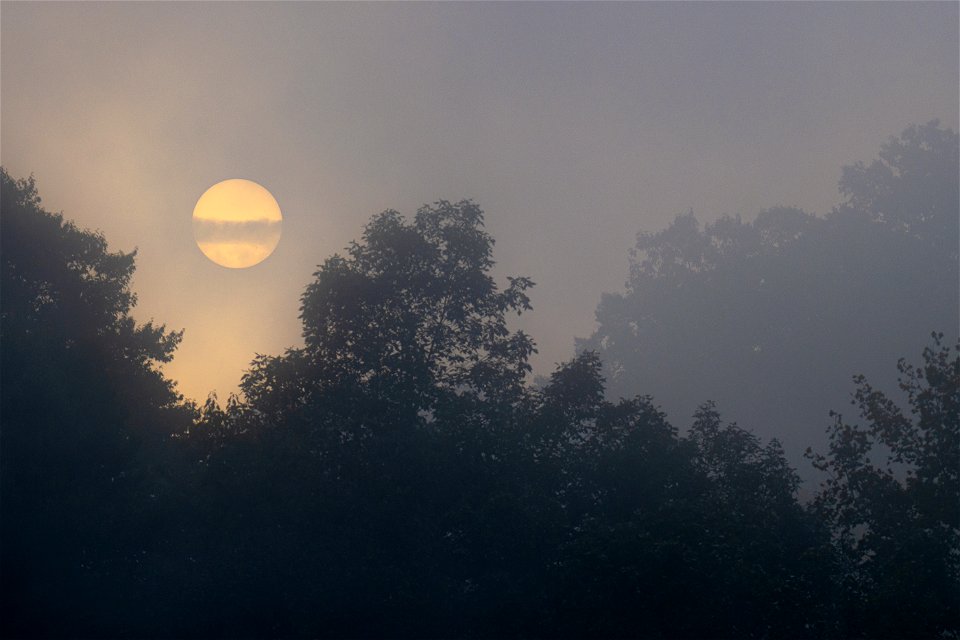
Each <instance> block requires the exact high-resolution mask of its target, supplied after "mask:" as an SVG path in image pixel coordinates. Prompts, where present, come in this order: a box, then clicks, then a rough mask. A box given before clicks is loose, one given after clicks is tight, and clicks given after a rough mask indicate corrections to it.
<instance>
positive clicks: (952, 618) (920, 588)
mask: <svg viewBox="0 0 960 640" xmlns="http://www.w3.org/2000/svg"><path fill="white" fill-rule="evenodd" d="M942 340H943V335H942V334H934V344H933V346H932V347H928V348H927V349H925V350H924V352H923V364H922V365H921V366H919V367H914V366H912V365H910V364H907V363H906V362H905V361H904V360H900V363H899V365H898V369H899V371H900V374H901V378H900V389H901V391H903V392H904V393H905V394H906V398H907V407H908V408H909V410H908V411H907V410H905V409H904V408H902V407H901V406H900V405H898V404H897V403H896V402H895V401H894V400H892V399H891V398H890V397H888V396H887V395H886V394H884V393H883V392H882V391H879V390H877V389H875V388H874V387H872V386H871V385H870V383H868V382H867V380H866V378H864V377H863V376H857V377H856V378H855V380H856V384H857V390H856V393H855V395H854V400H853V403H854V404H855V405H856V406H857V407H858V409H859V413H860V418H861V419H862V420H863V421H864V423H863V424H862V425H861V424H857V423H854V422H849V421H846V420H844V418H843V416H842V415H839V414H836V422H835V424H834V425H833V426H832V427H831V429H830V430H829V434H830V449H829V453H828V454H827V455H825V456H824V455H819V454H814V453H812V452H811V451H810V450H808V452H807V455H808V457H810V458H812V459H813V461H814V465H815V466H816V467H817V468H818V469H820V470H822V471H825V472H827V474H828V478H827V480H826V481H825V482H824V484H823V486H822V489H821V492H820V493H819V495H817V498H816V501H815V503H814V507H815V509H816V511H817V513H818V514H820V515H821V517H822V518H823V519H824V521H825V522H827V523H828V524H829V526H830V527H831V529H832V531H833V532H834V535H835V539H836V545H837V548H838V550H839V552H840V557H841V558H842V560H843V563H842V565H841V571H840V573H839V575H838V578H839V579H840V580H841V581H842V584H843V587H844V589H843V593H844V598H843V600H842V604H841V612H842V614H841V618H840V619H841V621H842V623H843V624H844V631H845V635H849V636H851V637H853V636H857V637H885V638H934V637H956V636H957V634H958V633H960V343H958V344H957V345H956V347H955V348H954V349H953V350H951V349H950V348H949V347H947V346H944V345H943V344H942ZM951 351H952V352H951Z"/></svg>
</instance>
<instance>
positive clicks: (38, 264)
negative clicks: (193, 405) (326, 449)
mask: <svg viewBox="0 0 960 640" xmlns="http://www.w3.org/2000/svg"><path fill="white" fill-rule="evenodd" d="M0 196H2V211H3V217H2V221H0V242H2V266H0V278H2V280H0V289H2V292H3V296H2V301H0V340H2V343H3V350H2V358H0V370H2V377H3V385H2V387H0V401H2V405H0V411H2V415H3V446H2V450H0V467H2V486H3V496H2V508H3V525H2V533H0V535H2V545H0V546H2V565H3V574H4V586H5V588H4V593H5V594H6V595H5V598H4V608H5V609H7V608H8V607H13V609H10V611H14V610H15V611H16V614H15V615H11V616H9V617H7V620H8V622H7V624H9V625H11V626H10V627H8V628H10V629H12V630H13V631H14V632H15V634H18V635H19V634H23V633H26V632H27V630H28V629H29V631H30V633H41V634H46V633H51V634H58V633H63V632H64V628H62V627H60V626H58V625H59V624H60V621H59V620H58V619H57V618H58V616H65V617H67V618H69V617H71V616H75V615H76V614H77V612H78V611H82V610H87V611H88V614H87V615H90V616H91V617H92V618H98V617H99V618H100V619H101V620H102V619H104V618H105V615H104V614H105V611H104V604H103V600H102V598H100V599H98V598H97V597H95V594H96V592H97V591H100V592H101V593H106V594H113V595H117V596H118V597H121V599H122V597H123V596H122V594H121V593H120V592H118V591H116V587H115V586H113V585H112V584H111V583H113V582H114V581H118V580H122V579H130V577H131V576H132V575H137V574H139V572H140V566H141V562H142V559H143V555H144V554H145V553H147V550H148V549H150V550H152V549H153V546H154V544H155V541H156V533H157V532H158V531H159V530H160V528H161V526H160V525H161V523H160V521H159V518H160V510H159V507H158V505H159V501H160V497H161V496H162V495H163V494H164V493H165V491H164V490H163V482H162V478H163V475H164V471H163V470H162V467H163V466H164V456H163V453H162V444H163V440H164V438H165V437H166V436H167V435H169V434H170V433H172V432H174V431H177V430H179V429H181V428H183V425H185V424H188V421H189V419H190V408H189V407H186V406H183V405H182V404H181V403H180V399H179V396H178V395H177V394H176V392H175V390H174V387H173V384H172V383H171V382H170V381H169V380H167V379H166V378H164V377H163V375H162V374H161V372H160V371H159V369H158V365H159V364H160V363H162V362H166V361H169V359H170V358H171V356H172V353H173V350H174V349H175V348H176V345H177V343H178V342H179V341H180V337H181V333H179V332H167V331H166V330H165V328H164V327H162V326H159V327H158V326H155V325H153V324H152V323H147V324H146V325H137V324H136V322H135V321H134V320H133V318H131V317H130V310H131V308H132V307H133V305H134V303H135V301H136V298H135V296H134V295H133V293H132V292H131V291H130V289H129V283H130V277H131V275H132V273H133V269H134V254H133V253H129V254H124V253H111V252H109V251H108V249H107V244H106V241H105V240H104V238H103V236H101V235H99V234H95V233H90V232H87V231H81V230H79V229H77V228H76V227H75V226H74V225H73V224H71V223H69V222H65V221H64V220H63V217H62V216H60V215H56V214H50V213H48V212H46V211H44V210H43V209H42V207H41V203H40V198H39V196H38V194H37V191H36V187H35V185H34V182H33V179H32V178H31V179H28V180H14V179H12V178H11V177H10V176H9V175H8V174H7V173H6V171H5V170H2V169H0ZM79 585H83V591H80V592H77V591H76V588H77V587H78V586H79ZM30 594H34V596H33V597H34V598H35V599H34V600H33V601H31V600H30V597H31V596H30ZM37 594H39V595H37ZM11 598H12V600H11ZM37 600H40V601H46V602H53V603H56V609H55V610H54V611H47V612H43V614H42V616H41V615H40V612H37V611H35V610H33V608H32V607H34V606H35V602H36V601H37ZM68 612H69V613H68ZM53 613H56V615H53ZM98 613H99V616H98ZM37 616H40V617H37ZM100 616H102V617H100ZM5 617H6V616H5ZM127 622H128V621H126V620H124V619H123V618H122V617H121V619H120V620H119V621H114V622H112V623H111V625H114V624H120V625H123V624H126V623H127ZM21 625H23V626H21ZM96 629H97V627H93V628H92V629H91V631H92V632H96Z"/></svg>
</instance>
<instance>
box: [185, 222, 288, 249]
mask: <svg viewBox="0 0 960 640" xmlns="http://www.w3.org/2000/svg"><path fill="white" fill-rule="evenodd" d="M281 224H282V223H281V221H280V220H268V219H266V218H262V219H259V220H244V221H233V220H229V221H228V220H210V219H205V218H194V219H193V234H194V237H195V238H196V240H197V242H204V243H250V244H265V245H271V246H274V245H276V243H277V240H279V238H280V228H281Z"/></svg>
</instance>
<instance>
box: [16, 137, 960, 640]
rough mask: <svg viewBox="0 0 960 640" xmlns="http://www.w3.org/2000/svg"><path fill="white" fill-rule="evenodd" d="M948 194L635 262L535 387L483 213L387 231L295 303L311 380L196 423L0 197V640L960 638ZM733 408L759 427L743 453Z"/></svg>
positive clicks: (895, 199)
mask: <svg viewBox="0 0 960 640" xmlns="http://www.w3.org/2000/svg"><path fill="white" fill-rule="evenodd" d="M951 163H952V164H951ZM956 167H957V136H956V134H954V133H953V132H950V131H946V130H943V129H940V128H939V127H938V126H937V125H936V124H930V125H925V126H923V127H917V128H911V129H909V130H908V131H907V132H905V133H904V134H903V135H902V136H901V137H900V138H897V139H894V140H891V141H890V142H889V143H888V144H887V146H886V147H884V152H883V155H882V156H881V159H880V160H879V161H877V162H875V163H873V164H870V165H856V166H854V167H851V168H848V169H847V170H845V172H844V177H843V182H842V190H843V192H844V195H845V198H846V200H845V203H844V204H843V205H842V206H841V207H838V208H837V209H836V210H835V211H834V212H832V213H831V214H830V215H829V216H827V217H826V218H816V217H814V216H810V215H808V214H805V213H803V212H800V211H797V210H793V209H774V210H770V211H767V212H764V213H762V214H761V215H760V216H759V217H758V218H757V220H756V221H754V222H753V223H744V222H742V221H740V220H737V219H733V218H723V219H721V220H720V221H718V222H717V223H715V224H712V225H708V226H707V228H706V229H704V230H701V229H700V228H699V226H698V225H697V224H696V221H695V220H694V218H693V217H692V216H681V217H680V218H678V219H677V220H676V221H675V223H674V224H673V225H671V227H670V228H668V229H666V230H664V231H662V232H660V233H658V234H652V235H641V236H640V238H639V242H638V248H639V252H638V254H637V256H636V259H635V261H634V263H633V266H632V270H631V283H632V284H631V287H630V288H629V289H628V291H627V293H625V294H622V295H619V296H612V295H607V296H605V297H604V298H603V301H602V302H601V306H600V311H599V312H598V318H599V319H600V329H599V330H598V333H597V335H595V336H594V337H593V338H591V340H592V341H593V342H591V343H589V344H587V343H585V344H584V345H583V346H584V347H587V346H590V347H593V348H592V349H586V348H584V349H583V350H582V351H581V352H580V353H579V355H577V356H576V357H575V358H573V359H572V360H570V361H569V362H565V363H563V364H561V365H560V366H558V367H557V369H556V371H554V372H553V373H552V374H551V375H550V376H549V379H548V380H547V381H546V382H545V384H543V385H534V384H531V383H530V381H529V375H528V374H529V372H530V365H529V357H530V355H531V353H532V352H533V350H534V349H535V344H534V341H533V339H532V338H531V337H530V336H527V335H526V334H524V333H523V332H519V331H511V329H510V327H509V318H510V316H511V315H512V314H516V313H523V312H524V311H526V310H528V309H529V308H530V300H529V297H528V292H529V290H530V288H531V287H532V286H533V283H532V282H531V281H530V280H529V279H527V278H523V277H515V278H510V279H508V280H507V284H506V286H505V287H502V288H501V287H500V286H498V284H497V283H496V282H495V281H494V279H493V278H492V277H491V273H490V272H491V269H492V267H493V246H494V242H493V238H491V237H490V236H489V234H487V233H486V232H485V231H484V228H483V213H482V211H481V209H480V208H479V206H477V205H476V204H474V203H472V202H469V201H462V202H457V203H452V202H446V201H440V202H437V203H435V204H434V205H431V206H424V207H423V208H421V209H420V211H418V212H417V213H416V215H415V216H414V217H413V218H412V219H411V220H408V219H406V218H404V217H403V216H402V215H400V214H399V213H397V212H395V211H386V212H384V213H382V214H380V215H377V216H374V217H373V218H372V219H371V220H370V222H369V223H368V225H367V226H366V229H365V231H364V234H363V236H362V237H361V238H360V239H358V240H357V241H356V242H355V243H353V244H351V245H350V246H349V247H348V248H347V249H346V250H345V252H344V254H343V255H335V256H333V257H330V258H328V259H327V260H326V261H324V262H323V264H321V265H320V266H319V267H318V270H317V271H316V273H314V274H313V278H312V280H311V281H310V283H309V284H308V285H307V286H306V288H305V290H304V294H303V296H302V299H301V308H300V319H301V321H302V324H303V337H304V343H303V346H301V347H297V348H291V349H288V350H287V351H286V352H285V353H283V354H280V355H276V356H258V357H257V358H256V359H255V360H254V361H253V362H252V363H251V367H250V369H249V371H248V372H247V373H246V375H245V376H244V378H243V381H242V385H241V388H242V392H243V394H242V396H241V397H237V396H231V397H230V398H228V399H227V400H226V401H225V402H224V403H222V404H221V403H220V402H219V401H218V400H217V398H215V397H213V396H211V397H210V398H209V399H208V400H207V401H206V402H205V403H204V405H203V406H199V407H198V406H194V405H193V404H192V403H189V402H186V401H184V400H183V398H181V397H180V396H178V395H177V393H176V391H175V387H174V386H173V383H172V382H171V381H170V380H168V379H166V378H165V377H164V376H163V375H162V373H161V372H160V370H159V365H160V364H161V363H163V362H166V361H168V360H169V359H170V358H171V357H172V354H173V352H174V350H175V348H176V345H177V343H178V342H179V339H180V335H181V334H180V333H179V332H171V331H168V330H167V329H166V328H165V327H163V326H156V325H154V324H152V323H150V324H146V325H137V324H136V323H135V322H134V320H133V319H132V318H131V316H130V311H131V308H132V306H133V304H134V303H135V296H134V295H133V293H132V292H131V291H130V289H129V282H130V276H131V274H132V273H133V268H134V255H133V254H124V253H113V252H110V251H109V249H108V247H107V245H106V241H105V240H104V238H103V237H102V236H100V235H99V234H95V233H90V232H86V231H81V230H78V229H77V228H76V227H75V226H73V225H72V224H71V223H69V222H65V221H64V220H63V217H62V216H60V215H55V214H50V213H48V212H46V211H44V210H43V208H42V206H41V203H40V199H39V196H38V194H37V190H36V188H35V185H34V184H33V181H32V180H16V179H13V178H11V177H10V176H9V175H7V173H6V172H5V171H3V170H0V178H2V185H0V187H2V192H0V193H2V217H0V239H2V265H0V268H2V273H0V277H2V281H0V286H2V289H0V291H2V295H0V339H2V359H0V365H2V369H0V375H2V384H0V396H2V405H0V409H2V432H0V455H2V460H0V461H2V469H0V472H2V476H0V478H2V486H0V510H2V514H0V515H2V525H0V581H2V601H0V606H2V609H0V610H2V615H0V629H2V635H3V636H4V637H8V636H10V637H64V636H70V637H230V638H234V637H577V638H580V637H638V638H836V637H847V638H875V637H890V638H906V637H916V638H945V637H946V638H950V637H957V636H958V634H960V597H958V596H960V560H958V559H960V486H958V474H957V470H958V464H957V463H958V462H960V424H958V422H960V342H958V343H956V344H954V340H955V339H954V337H953V336H948V337H946V338H945V337H944V336H943V335H942V334H934V335H933V336H932V337H931V335H930V331H931V330H934V329H938V328H940V329H941V330H944V329H946V330H950V329H951V328H953V327H955V325H956V321H957V315H956V312H957V308H956V297H957V290H956V284H957V277H956V271H957V248H956V243H951V242H949V241H945V240H944V235H943V234H945V233H953V236H951V237H953V238H956V235H957V233H956V225H957V215H958V214H957V211H958V207H957V204H956V203H957V195H956V175H957V171H956ZM950 176H952V177H950ZM950 180H953V183H952V187H951V184H950V183H949V181H950ZM951 189H952V190H951ZM911 194H912V195H911ZM911 198H912V199H911ZM951 198H952V199H951ZM911 203H914V204H916V207H913V206H911ZM951 206H952V207H953V209H952V213H951V209H950V208H949V207H951ZM918 211H919V213H917V212H918ZM951 216H952V218H951ZM944 273H946V275H943V274H944ZM885 278H890V280H889V281H887V280H885ZM951 278H952V280H950V279H951ZM947 285H950V286H952V289H951V288H950V286H947ZM911 288H912V289H911ZM908 289H910V290H911V291H910V292H908ZM934 294H935V295H936V296H940V297H939V298H937V299H935V300H934V299H931V296H933V295H934ZM911 296H912V297H911ZM951 301H953V302H952V303H951ZM894 303H896V304H902V305H905V306H906V308H903V309H901V308H899V307H896V304H894ZM950 304H953V307H950ZM894 307H895V308H894ZM910 314H913V317H910ZM867 321H869V323H868V322H867ZM941 321H943V322H942V324H943V325H945V327H938V323H940V322H941ZM858 322H863V323H867V325H866V326H864V327H862V328H861V331H862V335H863V336H864V337H860V338H857V339H856V340H853V339H852V336H853V335H854V330H855V329H857V323H858ZM705 327H706V329H705ZM921 327H922V328H921ZM914 329H916V331H917V332H919V334H918V335H914V334H913V333H911V332H913V331H914ZM894 330H896V331H899V332H900V333H899V334H898V335H895V336H894V335H892V334H891V333H890V332H893V331H894ZM851 340H852V343H850V342H848V341H851ZM871 341H872V342H871ZM907 343H909V344H907ZM891 345H892V346H891ZM925 345H926V347H927V348H926V349H925V350H924V346H925ZM951 345H954V346H951ZM901 346H902V347H903V349H902V352H899V353H897V354H895V355H894V356H891V357H887V356H886V355H885V354H873V353H872V352H870V355H871V357H872V358H876V360H877V363H876V364H877V369H878V370H881V373H880V374H879V378H880V382H877V379H876V378H875V377H874V376H873V374H872V373H871V369H869V368H864V369H863V371H866V373H867V374H868V375H867V376H866V377H864V376H859V377H857V378H856V379H855V380H852V381H851V377H850V376H851V375H852V374H854V373H857V372H858V371H860V370H859V369H857V368H856V366H857V365H858V364H863V362H866V363H867V364H871V363H873V362H874V360H872V359H866V360H863V361H860V360H857V358H866V357H867V355H866V354H868V352H869V348H868V347H872V348H873V349H876V350H882V351H884V352H885V351H886V349H888V348H893V347H897V348H899V347H901ZM881 347H882V349H881ZM921 350H923V351H922V355H921V356H920V360H921V361H920V362H919V363H915V364H912V365H911V364H910V362H911V361H912V360H913V358H912V356H916V355H917V354H918V353H919V352H920V351H921ZM624 354H628V355H630V358H632V359H630V358H626V356H625V355H624ZM901 356H906V357H908V360H905V361H901V363H900V365H899V374H900V379H901V385H900V387H899V388H898V387H896V385H890V384H887V380H888V379H890V378H891V377H893V376H895V375H896V369H895V365H896V362H897V359H898V358H899V357H901ZM847 358H849V359H850V361H851V362H849V363H848V362H847ZM881 361H882V362H881ZM881 364H882V366H881ZM640 365H644V366H640ZM658 366H659V367H660V369H659V371H660V372H661V377H662V378H663V380H655V379H654V376H652V375H651V374H650V373H649V371H648V369H650V368H651V367H652V368H654V369H656V368H657V367H658ZM644 367H646V368H644ZM811 371H813V373H811ZM834 371H838V373H837V375H838V376H840V378H842V380H841V382H838V383H837V384H838V385H840V387H839V389H837V388H833V387H829V388H828V387H825V386H822V385H821V386H816V385H813V384H812V382H811V380H812V379H813V378H814V377H815V375H814V374H816V373H821V374H824V375H826V372H829V373H830V374H831V375H832V374H833V372H834ZM677 372H681V373H677ZM630 376H633V378H631V377H630ZM643 376H650V377H649V379H648V378H644V377H643ZM791 377H793V378H794V379H795V380H796V381H797V386H798V387H799V389H798V390H793V389H785V388H781V387H782V386H783V384H782V381H783V380H785V379H789V378H791ZM831 379H832V378H831ZM630 380H633V382H632V383H631V382H630ZM658 385H659V386H658ZM671 385H672V386H671ZM698 385H699V386H698ZM660 386H666V387H668V388H667V389H666V390H665V394H666V398H667V403H668V402H671V401H674V400H676V401H677V402H680V401H683V402H692V403H693V409H692V410H691V411H690V415H691V416H692V420H691V421H690V424H689V425H687V424H686V423H683V424H680V425H677V424H675V423H671V421H670V420H668V416H667V414H665V413H664V412H663V411H662V410H661V409H660V403H661V402H663V400H662V399H661V397H660V395H659V394H658V393H654V394H652V395H648V394H650V393H651V391H657V390H659V387H660ZM744 389H747V390H749V392H750V394H749V396H748V397H749V399H750V401H751V402H753V403H756V404H757V405H758V406H760V407H761V408H766V407H777V408H778V409H779V412H778V413H777V414H774V417H776V418H777V420H772V419H771V420H768V421H766V422H764V423H762V424H757V423H754V422H751V421H750V420H747V419H744V420H743V421H742V422H741V424H742V425H743V426H738V424H736V423H733V422H732V421H731V419H730V418H728V417H727V415H728V414H727V413H726V411H727V408H726V407H727V403H728V402H729V406H730V407H731V409H730V413H731V414H732V416H733V417H735V418H737V419H738V420H740V416H739V415H736V411H737V409H738V407H740V406H748V403H745V404H743V405H737V404H735V403H733V402H732V401H730V398H734V399H735V398H736V397H742V396H736V395H729V396H725V395H724V393H729V394H734V392H742V391H743V390H744ZM851 391H852V392H853V393H854V396H853V399H854V402H855V403H856V407H857V409H858V410H859V417H858V418H854V417H852V416H851V415H848V413H849V412H845V413H844V414H843V415H839V414H838V415H835V416H834V417H833V418H831V417H829V416H828V415H827V413H826V411H821V410H820V405H821V404H822V403H823V402H824V397H826V398H827V399H828V400H829V398H830V397H831V396H830V394H831V393H840V396H841V397H840V401H839V402H838V403H837V404H835V405H832V408H834V409H837V410H845V409H846V408H847V406H848V402H849V400H848V397H849V396H846V397H844V396H843V393H847V394H849V393H850V392H851ZM821 392H822V393H823V394H826V395H820V394H821ZM771 394H772V395H771ZM615 398H616V399H615ZM714 401H717V402H714ZM665 404H666V403H665ZM811 406H812V407H813V408H811ZM829 408H831V407H828V409H829ZM814 414H815V415H814ZM750 415H752V414H750ZM750 415H748V416H747V417H748V418H749V417H750ZM757 415H763V414H762V413H760V411H759V409H758V410H757ZM807 416H812V417H809V421H807V420H808V417H807ZM794 424H796V425H799V426H798V427H797V428H801V431H800V432H799V433H794V432H791V431H787V430H786V429H790V428H793V427H791V425H794ZM678 426H682V427H685V428H683V429H682V430H681V429H679V428H678ZM688 426H689V428H686V427H688ZM747 427H749V429H748V428H747ZM825 429H826V430H827V432H828V433H827V438H824V437H823V436H822V434H823V433H824V430H825ZM769 435H777V436H778V437H779V439H778V438H773V439H771V438H769ZM808 436H809V437H808ZM781 442H785V443H787V444H786V445H781ZM811 445H812V447H811V448H810V449H809V450H808V449H807V448H808V447H810V446H811ZM804 451H807V453H806V456H807V459H803V458H802V456H803V455H804ZM795 459H799V460H800V461H801V463H802V464H804V465H807V466H809V467H813V468H816V469H819V470H820V472H821V473H822V474H823V475H824V477H825V478H826V480H825V481H824V483H823V484H822V485H821V486H820V487H819V489H818V490H817V491H816V492H815V495H814V496H813V497H812V499H811V500H801V499H799V498H798V489H799V487H800V475H799V473H798V470H799V469H800V467H799V466H798V463H797V462H794V460H795Z"/></svg>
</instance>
